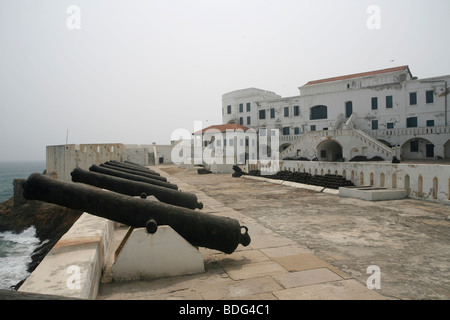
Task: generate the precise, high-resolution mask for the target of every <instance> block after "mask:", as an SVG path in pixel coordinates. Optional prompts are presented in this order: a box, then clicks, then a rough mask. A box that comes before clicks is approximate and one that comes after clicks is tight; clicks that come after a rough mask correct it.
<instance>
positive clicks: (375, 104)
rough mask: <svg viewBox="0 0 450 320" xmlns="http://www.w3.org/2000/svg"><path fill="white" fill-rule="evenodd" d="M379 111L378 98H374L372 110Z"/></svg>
mask: <svg viewBox="0 0 450 320" xmlns="http://www.w3.org/2000/svg"><path fill="white" fill-rule="evenodd" d="M377 109H378V98H377V97H373V98H372V110H377Z"/></svg>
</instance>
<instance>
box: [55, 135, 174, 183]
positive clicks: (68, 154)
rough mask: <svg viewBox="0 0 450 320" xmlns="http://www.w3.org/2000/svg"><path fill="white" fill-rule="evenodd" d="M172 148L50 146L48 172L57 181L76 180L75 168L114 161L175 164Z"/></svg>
mask: <svg viewBox="0 0 450 320" xmlns="http://www.w3.org/2000/svg"><path fill="white" fill-rule="evenodd" d="M172 149H173V146H172V145H153V144H150V145H130V144H128V145H124V144H121V143H110V144H69V145H59V146H47V149H46V151H47V165H46V172H47V174H48V175H50V176H51V177H53V178H55V179H58V180H62V181H72V179H71V176H70V173H71V172H72V171H73V169H75V168H81V169H84V170H88V169H89V167H90V166H92V165H93V164H95V165H99V164H101V163H104V162H106V161H110V160H116V161H130V162H134V163H137V164H140V165H143V166H149V165H155V164H156V165H157V164H159V163H172V156H171V153H172ZM155 154H156V156H155ZM160 161H162V162H160Z"/></svg>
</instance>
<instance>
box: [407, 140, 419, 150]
mask: <svg viewBox="0 0 450 320" xmlns="http://www.w3.org/2000/svg"><path fill="white" fill-rule="evenodd" d="M409 150H410V151H411V152H419V140H413V141H411V142H410V145H409Z"/></svg>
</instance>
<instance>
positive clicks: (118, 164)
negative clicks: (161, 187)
mask: <svg viewBox="0 0 450 320" xmlns="http://www.w3.org/2000/svg"><path fill="white" fill-rule="evenodd" d="M105 164H107V165H110V166H114V167H120V168H124V169H128V170H134V171H140V172H144V173H147V174H148V173H149V174H153V175H155V176H160V174H159V173H158V172H156V171H153V170H150V169H149V168H146V167H142V166H137V165H131V164H127V163H124V162H119V161H114V160H110V161H106V162H105Z"/></svg>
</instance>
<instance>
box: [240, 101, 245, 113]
mask: <svg viewBox="0 0 450 320" xmlns="http://www.w3.org/2000/svg"><path fill="white" fill-rule="evenodd" d="M239 112H244V104H243V103H239Z"/></svg>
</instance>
